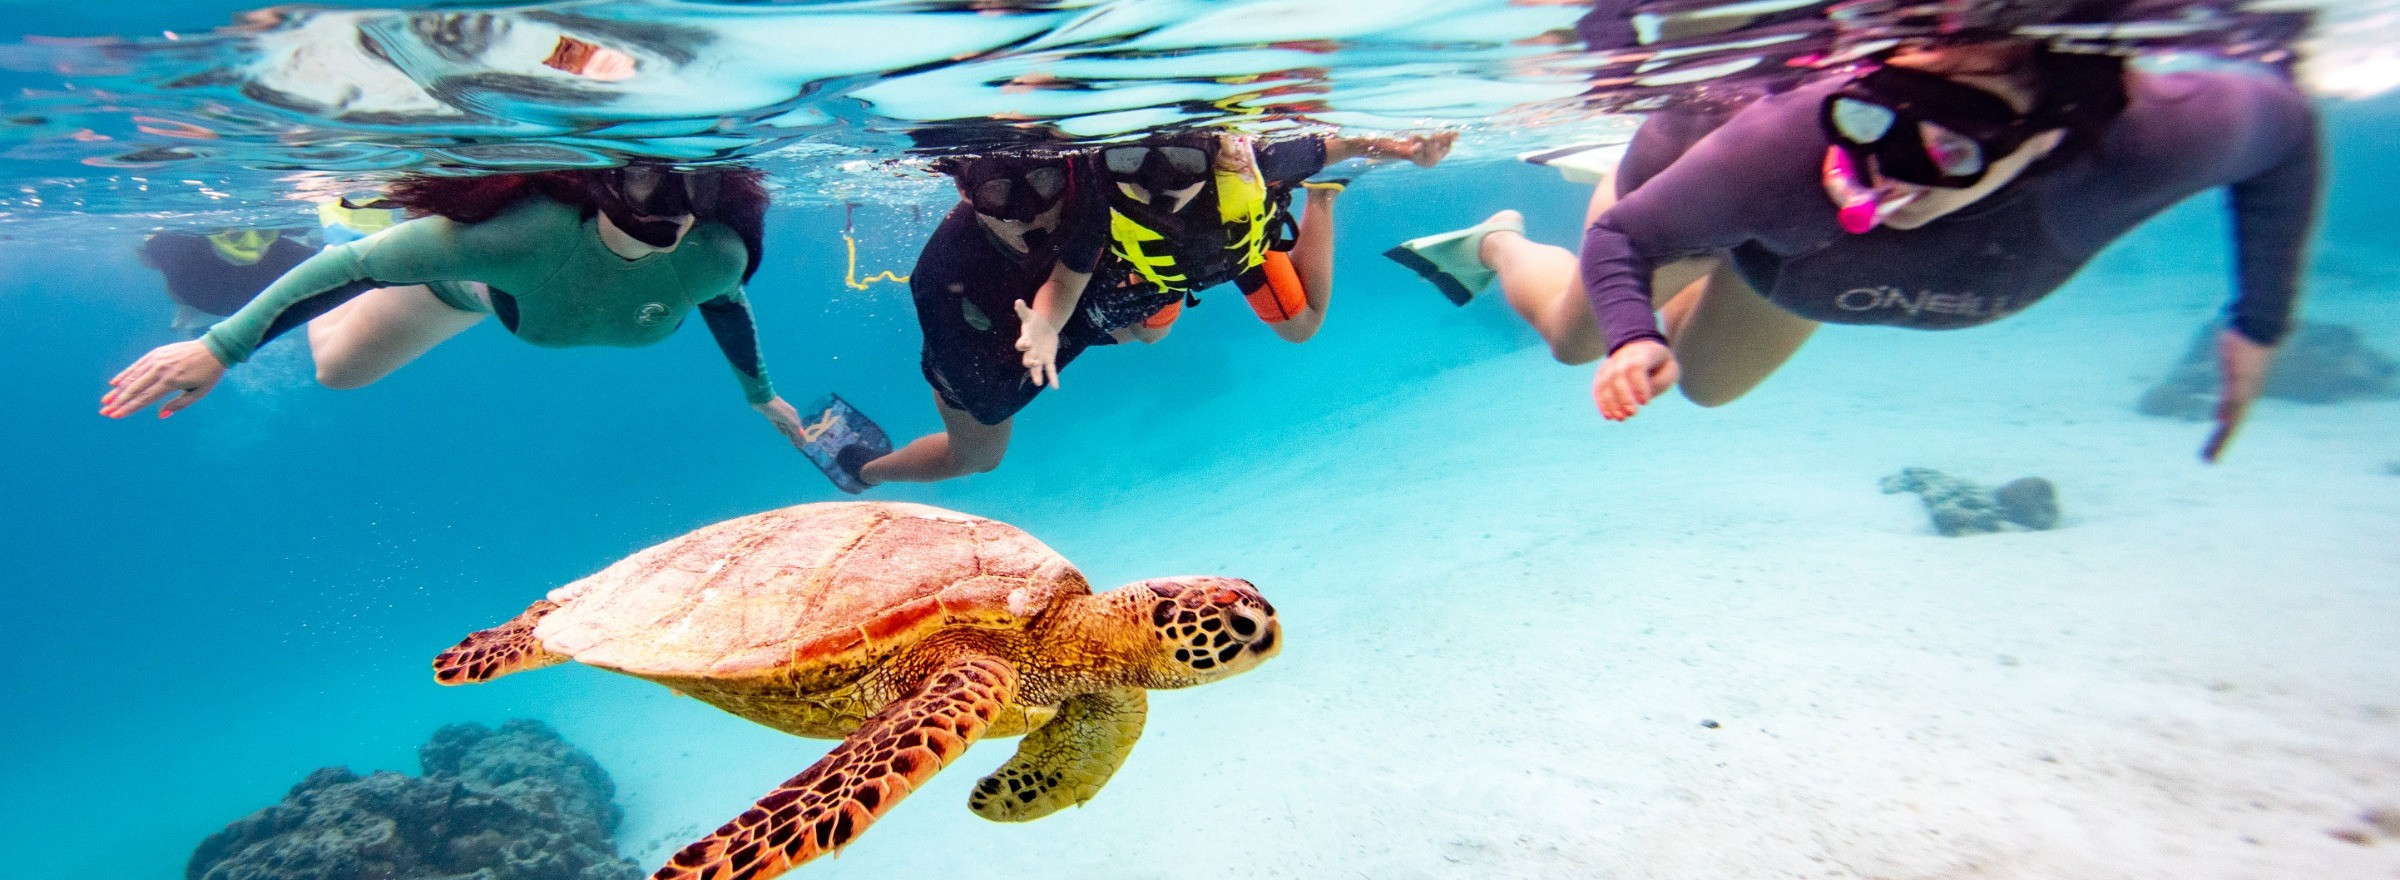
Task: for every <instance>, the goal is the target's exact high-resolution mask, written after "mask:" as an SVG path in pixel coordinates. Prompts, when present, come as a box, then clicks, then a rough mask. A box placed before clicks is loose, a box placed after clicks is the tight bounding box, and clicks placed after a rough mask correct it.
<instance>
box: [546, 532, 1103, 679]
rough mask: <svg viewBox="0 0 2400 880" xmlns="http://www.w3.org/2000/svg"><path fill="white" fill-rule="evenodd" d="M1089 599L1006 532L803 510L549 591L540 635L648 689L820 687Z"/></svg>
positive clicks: (1043, 556)
mask: <svg viewBox="0 0 2400 880" xmlns="http://www.w3.org/2000/svg"><path fill="white" fill-rule="evenodd" d="M1090 592H1091V587H1090V586H1089V585H1088V584H1086V583H1085V581H1084V579H1083V575H1082V573H1080V572H1077V571H1076V570H1075V567H1074V566H1073V565H1071V564H1069V563H1068V562H1067V560H1066V559H1065V558H1064V557H1061V556H1059V555H1058V553H1057V551H1054V550H1051V549H1050V548H1049V547H1047V546H1045V545H1043V544H1042V542H1040V541H1037V540H1034V538H1033V536H1032V535H1028V534H1026V533H1024V532H1023V531H1020V530H1018V529H1017V528H1016V527H1014V526H1010V525H1007V524H1005V523H1000V522H996V521H993V520H988V519H984V518H982V517H977V516H969V515H967V514H963V513H957V512H954V511H949V510H943V509H941V508H938V507H930V506H926V505H922V504H896V503H885V502H848V503H828V504H803V505H799V506H796V507H786V508H783V509H781V510H771V511H767V512H765V513H759V514H753V515H750V516H745V517H742V518H740V519H732V520H727V521H725V522H721V523H717V524H716V525H712V526H708V527H706V528H702V529H700V530H698V531H694V532H692V533H690V534H687V535H684V536H683V537H680V538H676V539H674V540H671V541H668V542H666V543H663V544H659V545H657V546H655V547H651V548H649V549H646V550H643V551H641V552H639V553H635V554H633V555H632V556H628V557H626V558H625V559H624V560H622V561H619V562H617V563H616V564H614V565H611V566H609V567H608V568H606V569H602V570H601V571H600V572H599V573H598V574H594V575H592V576H591V577H587V578H584V579H582V580H579V581H576V582H574V583H571V584H568V585H566V586H564V587H560V588H558V589H556V590H553V591H551V593H550V600H551V601H552V602H555V603H557V604H558V608H557V610H555V611H552V612H550V613H549V614H548V615H546V616H544V617H543V618H542V620H541V623H540V625H539V626H538V627H537V628H536V629H535V630H534V635H535V637H536V638H538V639H540V640H541V643H542V646H543V647H545V648H548V649H549V650H551V651H554V652H557V653H560V654H564V655H567V656H570V657H573V658H575V659H576V660H578V661H580V662H583V663H587V664H591V665H593V666H599V667H603V668H607V669H613V670H616V671H619V672H624V673H628V674H631V675H638V676H642V677H645V678H669V679H725V678H749V677H755V676H759V675H785V676H794V677H797V678H810V677H813V676H811V675H809V673H811V672H813V671H819V670H818V667H834V668H855V667H857V666H858V665H861V664H871V663H875V662H878V661H881V660H882V659H884V658H886V657H889V656H891V655H892V654H893V653H895V652H897V651H900V650H903V649H905V648H907V647H909V646H911V645H914V644H916V643H917V642H918V641H919V640H921V639H923V638H925V637H926V636H927V635H930V634H932V633H935V632H939V631H941V630H943V629H947V628H951V627H984V628H991V629H1017V628H1022V627H1023V626H1025V624H1026V623H1027V622H1028V621H1030V620H1031V619H1033V618H1034V617H1036V616H1037V615H1039V614H1040V613H1041V612H1042V610H1043V609H1045V608H1048V607H1049V606H1050V604H1051V603H1052V602H1053V601H1056V600H1057V599H1058V598H1059V597H1060V596H1061V595H1075V594H1089V593H1090ZM823 671H832V670H831V669H826V670H823Z"/></svg>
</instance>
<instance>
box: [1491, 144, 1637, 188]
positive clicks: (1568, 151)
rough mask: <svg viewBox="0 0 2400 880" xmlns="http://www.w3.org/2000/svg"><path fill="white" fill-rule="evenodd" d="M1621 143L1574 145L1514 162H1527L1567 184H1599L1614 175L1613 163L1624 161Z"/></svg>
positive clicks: (1543, 151)
mask: <svg viewBox="0 0 2400 880" xmlns="http://www.w3.org/2000/svg"><path fill="white" fill-rule="evenodd" d="M1625 148H1626V144H1624V143H1621V142H1620V143H1613V144H1574V145H1571V146H1565V147H1558V148H1555V149H1549V150H1535V151H1533V152H1530V153H1519V154H1517V160H1518V161H1521V162H1531V163H1533V164H1535V165H1540V166H1542V167H1544V168H1549V169H1551V170H1554V171H1557V172H1558V175H1559V176H1560V177H1564V178H1566V179H1567V182H1568V183H1593V184H1596V183H1599V182H1601V181H1603V180H1607V179H1608V176H1609V175H1610V174H1614V173H1616V170H1617V163H1619V162H1623V161H1625Z"/></svg>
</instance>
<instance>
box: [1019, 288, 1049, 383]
mask: <svg viewBox="0 0 2400 880" xmlns="http://www.w3.org/2000/svg"><path fill="white" fill-rule="evenodd" d="M1017 323H1018V324H1020V325H1022V326H1023V327H1024V329H1023V330H1021V331H1019V332H1018V333H1017V350H1018V351H1021V352H1024V353H1025V372H1026V374H1027V375H1029V376H1032V377H1033V384H1034V386H1035V387H1041V386H1044V385H1047V386H1049V387H1051V388H1057V387H1058V326H1057V325H1055V324H1052V323H1050V319H1049V318H1045V317H1043V316H1042V313H1040V312H1037V311H1034V309H1033V307H1032V306H1030V305H1026V304H1025V301H1024V300H1017Z"/></svg>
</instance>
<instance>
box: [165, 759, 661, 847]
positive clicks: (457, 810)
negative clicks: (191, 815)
mask: <svg viewBox="0 0 2400 880" xmlns="http://www.w3.org/2000/svg"><path fill="white" fill-rule="evenodd" d="M417 760H418V761H419V763H421V764H423V765H424V770H425V775H424V776H422V777H417V776H407V775H403V774H400V773H393V772H389V771H382V772H377V773H374V774H372V775H369V776H364V777H362V776H359V775H358V774H356V773H352V772H350V770H349V769H348V768H344V767H325V768H322V769H319V770H317V771H316V772H314V773H311V774H309V775H308V778H307V779H304V780H301V782H300V784H299V785H296V786H293V787H292V790H291V793H290V794H288V795H286V796H285V797H284V799H283V802H282V803H280V804H276V805H274V806H271V807H268V808H266V809H263V810H260V811H258V812H256V813H252V814H251V815H250V816H249V817H247V818H244V819H242V820H240V821H237V822H234V823H233V824H232V825H229V826H226V828H225V830H223V831H220V832H217V833H216V834H214V835H212V836H210V837H209V838H208V839H207V840H206V841H203V842H202V843H201V844H200V846H199V848H198V849H196V850H194V851H193V853H192V861H191V863H190V864H189V865H188V866H187V867H186V868H185V869H184V876H185V877H186V878H187V880H639V878H640V877H641V876H642V872H641V870H640V869H639V868H638V867H636V866H635V865H634V863H633V862H632V861H631V860H629V859H625V858H622V857H619V856H618V855H617V852H616V844H615V842H614V841H613V840H612V839H611V837H610V835H611V834H612V833H614V832H615V830H616V826H617V822H618V820H619V819H620V818H621V815H622V812H621V810H620V809H619V808H618V807H617V805H616V802H615V800H614V798H615V795H616V785H615V784H614V783H612V782H610V781H609V778H608V773H607V772H606V771H603V770H601V769H600V765H599V763H598V762H596V761H593V760H592V758H591V756H590V755H586V754H584V753H583V752H582V751H580V750H578V749H576V748H575V747H574V746H572V745H569V744H568V743H567V742H566V741H565V740H563V739H560V738H559V736H558V734H557V733H555V732H553V731H551V730H550V728H548V727H546V726H543V725H542V724H540V723H538V722H533V721H510V722H508V723H507V724H504V725H502V726H501V727H500V729H499V730H497V731H494V730H491V729H489V728H486V727H483V726H482V725H476V724H454V725H450V726H448V727H444V728H442V729H441V730H439V731H437V732H435V733H434V735H433V739H432V740H430V741H428V742H426V743H425V745H424V746H423V747H421V748H419V749H418V750H417Z"/></svg>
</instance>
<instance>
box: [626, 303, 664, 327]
mask: <svg viewBox="0 0 2400 880" xmlns="http://www.w3.org/2000/svg"><path fill="white" fill-rule="evenodd" d="M666 319H667V304H666V303H657V302H654V303H643V304H642V307H641V309H640V310H639V311H638V312H637V313H636V314H635V315H634V316H633V322H634V323H636V324H640V325H642V326H644V327H651V326H656V325H657V324H658V322H660V321H664V320H666Z"/></svg>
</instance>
